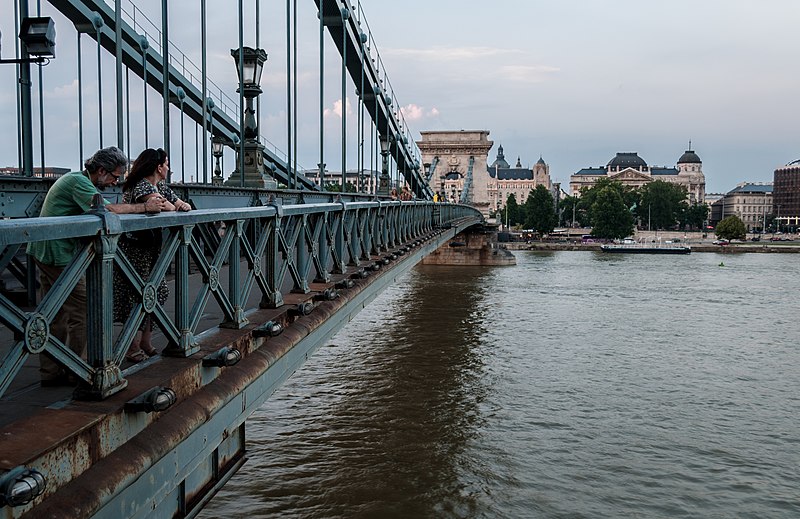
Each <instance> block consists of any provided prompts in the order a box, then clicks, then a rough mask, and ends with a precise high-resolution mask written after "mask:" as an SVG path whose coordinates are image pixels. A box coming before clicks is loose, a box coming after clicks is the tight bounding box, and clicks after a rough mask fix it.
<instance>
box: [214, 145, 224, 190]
mask: <svg viewBox="0 0 800 519" xmlns="http://www.w3.org/2000/svg"><path fill="white" fill-rule="evenodd" d="M224 145H225V141H223V140H222V137H220V136H219V135H214V136H213V137H211V155H212V156H213V157H214V159H215V161H214V177H213V178H212V179H211V183H212V184H214V185H215V186H219V185H222V168H221V167H220V163H219V161H220V159H221V158H222V150H223V146H224Z"/></svg>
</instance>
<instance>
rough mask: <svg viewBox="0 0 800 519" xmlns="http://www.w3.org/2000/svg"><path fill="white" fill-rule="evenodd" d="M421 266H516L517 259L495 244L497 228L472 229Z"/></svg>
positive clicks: (440, 248) (453, 240)
mask: <svg viewBox="0 0 800 519" xmlns="http://www.w3.org/2000/svg"><path fill="white" fill-rule="evenodd" d="M422 264H423V265H476V266H477V265H481V266H501V265H516V264H517V258H515V257H514V255H513V254H512V253H511V252H509V251H508V250H507V249H506V248H505V247H501V246H500V244H498V243H497V227H495V226H482V227H472V228H470V229H469V230H467V231H464V232H462V233H459V234H457V235H456V236H455V238H453V239H452V240H450V241H449V242H448V243H445V244H444V245H442V246H441V247H439V248H438V249H436V250H435V251H434V252H432V253H431V254H429V255H428V256H426V257H425V258H423V260H422Z"/></svg>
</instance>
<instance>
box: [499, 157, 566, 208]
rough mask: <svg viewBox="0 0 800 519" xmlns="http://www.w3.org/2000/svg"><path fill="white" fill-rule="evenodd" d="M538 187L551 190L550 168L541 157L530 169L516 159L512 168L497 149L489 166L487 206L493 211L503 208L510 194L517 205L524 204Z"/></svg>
mask: <svg viewBox="0 0 800 519" xmlns="http://www.w3.org/2000/svg"><path fill="white" fill-rule="evenodd" d="M538 185H542V186H544V187H546V188H547V189H548V190H552V184H551V182H550V166H548V165H547V163H546V162H545V161H544V159H542V157H539V160H538V161H536V164H534V165H533V167H532V168H524V167H522V161H521V160H520V157H517V163H516V165H515V166H514V167H513V168H512V167H511V166H509V164H508V162H506V159H505V156H504V154H503V147H502V146H500V147H499V148H497V158H496V159H495V161H494V162H492V164H491V165H490V166H489V205H490V206H491V208H492V210H493V211H497V210H498V209H500V208H501V207H503V206H504V205H505V203H506V201H507V200H508V197H509V195H512V194H513V195H514V198H515V199H516V200H517V203H518V204H523V203H525V200H527V199H528V194H529V193H530V192H531V191H533V190H534V189H536V186H538ZM554 196H556V194H554Z"/></svg>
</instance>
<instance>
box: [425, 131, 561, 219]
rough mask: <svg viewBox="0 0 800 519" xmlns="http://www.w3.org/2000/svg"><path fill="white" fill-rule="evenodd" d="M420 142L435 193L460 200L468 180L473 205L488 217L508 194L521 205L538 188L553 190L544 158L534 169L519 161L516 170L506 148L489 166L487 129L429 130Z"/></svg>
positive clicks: (499, 152)
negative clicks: (523, 165)
mask: <svg viewBox="0 0 800 519" xmlns="http://www.w3.org/2000/svg"><path fill="white" fill-rule="evenodd" d="M421 134H422V140H421V141H419V142H417V146H419V149H420V151H421V152H422V164H423V165H424V167H425V173H426V174H427V175H429V176H430V179H429V182H430V185H431V187H432V188H433V189H434V190H435V191H439V192H441V193H443V194H444V196H445V197H446V198H447V200H450V201H456V202H457V201H459V200H460V198H461V194H462V192H463V191H464V188H465V185H466V183H467V179H468V178H469V177H470V176H471V178H472V182H471V184H470V186H469V191H468V196H469V203H470V204H471V205H473V206H475V207H477V208H478V209H480V210H481V212H482V213H483V214H484V216H487V217H488V216H489V214H490V213H492V212H495V211H497V209H498V208H499V207H501V206H502V205H503V204H504V203H505V201H506V199H507V198H508V195H510V194H512V193H513V194H514V196H515V197H516V199H517V202H518V203H523V202H525V199H526V198H527V197H528V193H529V192H530V191H531V190H532V189H535V188H536V186H537V185H540V184H541V185H544V186H545V187H547V188H548V189H552V184H551V182H550V166H548V165H547V164H546V163H545V162H544V160H542V158H541V157H540V158H539V161H538V162H536V164H535V165H534V166H533V167H532V168H524V167H522V164H521V162H520V159H519V158H518V159H517V164H516V166H515V167H513V168H512V167H511V166H510V165H509V164H508V162H506V160H505V156H504V154H503V147H502V146H500V147H499V148H498V150H497V158H496V159H495V161H494V162H493V163H492V164H491V165H487V162H488V157H489V150H491V148H492V145H493V144H494V143H493V142H492V141H490V140H489V139H488V137H489V132H488V131H487V130H475V131H465V130H461V131H426V132H421Z"/></svg>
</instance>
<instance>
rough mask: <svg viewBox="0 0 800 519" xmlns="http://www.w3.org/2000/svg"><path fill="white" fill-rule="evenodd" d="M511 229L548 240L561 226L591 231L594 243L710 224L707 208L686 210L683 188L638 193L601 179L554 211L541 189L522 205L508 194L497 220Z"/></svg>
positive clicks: (660, 186)
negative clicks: (641, 232)
mask: <svg viewBox="0 0 800 519" xmlns="http://www.w3.org/2000/svg"><path fill="white" fill-rule="evenodd" d="M497 216H498V217H499V218H501V219H502V220H503V221H504V222H505V223H507V224H508V225H509V226H519V225H521V226H523V227H524V228H525V229H534V230H536V231H537V232H539V233H540V234H542V235H544V234H548V233H550V232H552V231H553V229H554V228H555V226H556V225H560V224H562V223H564V222H565V223H567V224H573V223H574V224H578V225H580V226H581V227H591V228H592V235H594V236H597V237H598V238H606V239H614V238H624V237H626V236H630V235H631V234H633V229H634V226H635V225H637V224H638V225H639V226H640V227H642V228H646V229H675V228H681V229H699V228H702V227H703V225H704V224H705V222H706V220H707V218H708V205H707V204H689V203H688V202H687V200H686V188H685V187H684V186H680V185H677V184H672V183H670V182H664V181H662V180H655V181H653V182H650V183H648V184H645V185H643V186H641V187H639V188H632V187H630V186H625V185H623V184H622V183H621V182H617V181H613V180H609V179H605V178H604V179H600V180H598V181H597V183H595V184H594V186H592V187H590V188H583V189H582V190H581V194H580V196H574V197H573V196H568V197H566V198H564V199H563V200H561V201H560V203H559V204H558V207H556V204H555V203H554V200H553V196H552V195H551V194H550V191H548V190H547V188H545V187H544V186H541V185H540V186H536V189H534V190H532V191H531V192H530V193H529V195H528V198H527V200H525V203H524V204H522V205H520V204H519V203H518V202H517V200H516V197H515V196H514V195H513V194H512V195H509V196H508V199H507V200H506V204H505V207H504V208H502V209H501V210H500V211H499V214H498V215H497Z"/></svg>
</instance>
